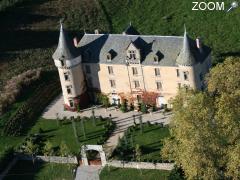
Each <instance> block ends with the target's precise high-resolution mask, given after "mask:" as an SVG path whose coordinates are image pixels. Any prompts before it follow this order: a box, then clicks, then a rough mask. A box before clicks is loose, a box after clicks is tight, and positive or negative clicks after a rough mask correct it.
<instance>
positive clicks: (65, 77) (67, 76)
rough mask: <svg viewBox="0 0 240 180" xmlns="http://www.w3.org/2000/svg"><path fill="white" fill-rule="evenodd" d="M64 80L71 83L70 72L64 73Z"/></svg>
mask: <svg viewBox="0 0 240 180" xmlns="http://www.w3.org/2000/svg"><path fill="white" fill-rule="evenodd" d="M64 79H65V81H70V77H69V72H65V73H64Z"/></svg>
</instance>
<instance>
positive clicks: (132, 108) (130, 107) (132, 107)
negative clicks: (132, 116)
mask: <svg viewBox="0 0 240 180" xmlns="http://www.w3.org/2000/svg"><path fill="white" fill-rule="evenodd" d="M129 110H130V111H133V110H134V105H133V104H132V103H131V104H130V106H129Z"/></svg>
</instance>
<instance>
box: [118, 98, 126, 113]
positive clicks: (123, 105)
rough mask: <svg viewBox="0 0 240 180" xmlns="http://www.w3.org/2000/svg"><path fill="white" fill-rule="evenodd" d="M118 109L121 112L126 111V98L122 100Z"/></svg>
mask: <svg viewBox="0 0 240 180" xmlns="http://www.w3.org/2000/svg"><path fill="white" fill-rule="evenodd" d="M120 109H121V111H122V112H127V100H126V99H124V100H123V102H122V104H121V107H120Z"/></svg>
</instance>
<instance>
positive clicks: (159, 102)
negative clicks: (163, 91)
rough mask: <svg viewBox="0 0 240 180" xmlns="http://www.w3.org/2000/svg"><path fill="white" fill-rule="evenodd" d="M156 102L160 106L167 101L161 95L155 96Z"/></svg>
mask: <svg viewBox="0 0 240 180" xmlns="http://www.w3.org/2000/svg"><path fill="white" fill-rule="evenodd" d="M157 102H158V105H159V107H160V108H163V107H164V104H167V101H166V100H165V98H164V97H163V96H159V97H158V98H157Z"/></svg>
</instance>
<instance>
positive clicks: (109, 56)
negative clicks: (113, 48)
mask: <svg viewBox="0 0 240 180" xmlns="http://www.w3.org/2000/svg"><path fill="white" fill-rule="evenodd" d="M107 60H108V61H111V60H112V57H111V54H110V53H108V54H107Z"/></svg>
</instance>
